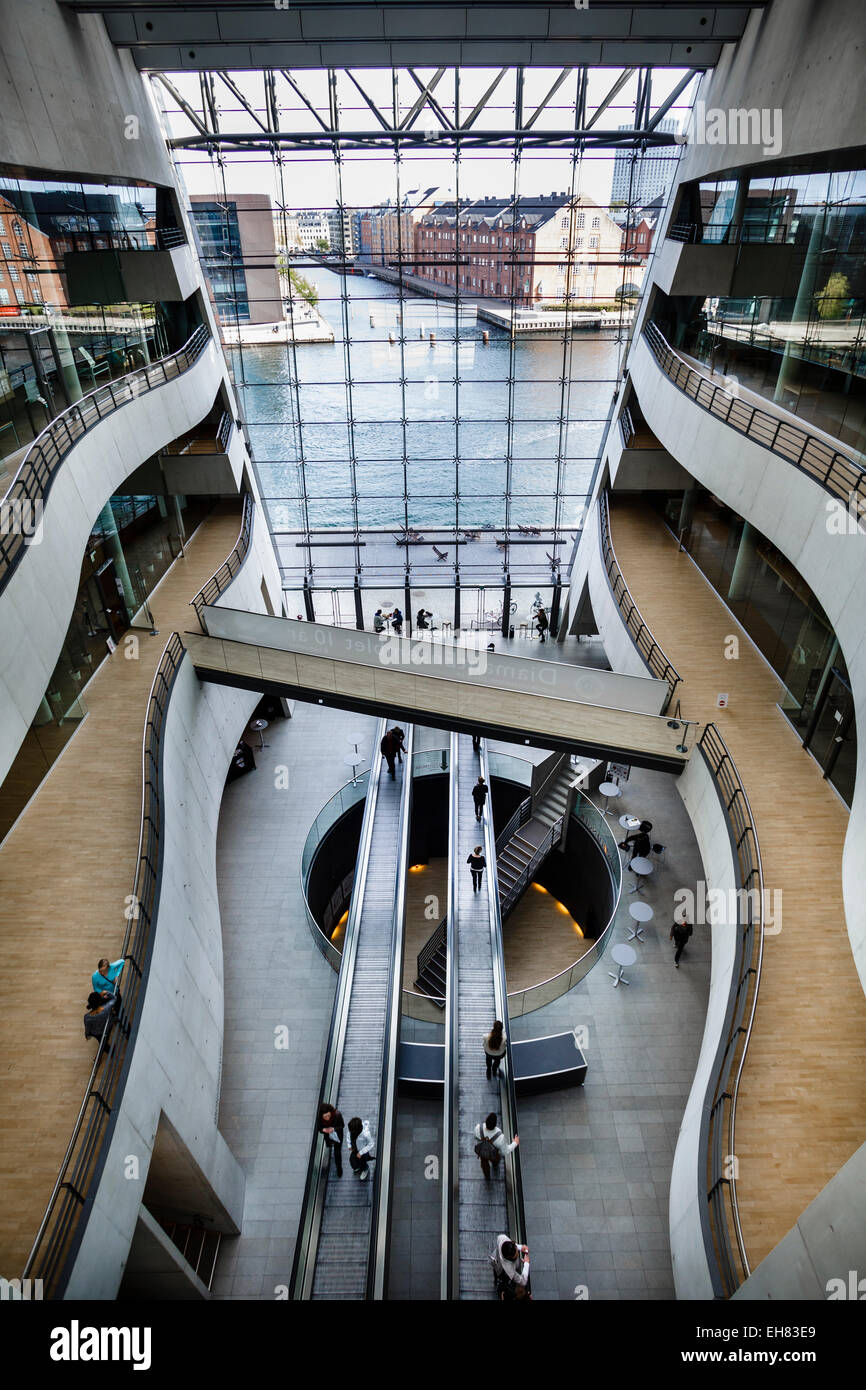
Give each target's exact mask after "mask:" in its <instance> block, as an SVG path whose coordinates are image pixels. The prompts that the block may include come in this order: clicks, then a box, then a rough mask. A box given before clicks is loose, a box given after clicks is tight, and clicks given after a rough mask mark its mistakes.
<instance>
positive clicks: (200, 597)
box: [190, 492, 256, 632]
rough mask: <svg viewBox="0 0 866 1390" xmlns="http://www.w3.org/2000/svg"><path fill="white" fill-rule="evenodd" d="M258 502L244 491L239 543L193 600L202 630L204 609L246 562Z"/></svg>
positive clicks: (223, 590)
mask: <svg viewBox="0 0 866 1390" xmlns="http://www.w3.org/2000/svg"><path fill="white" fill-rule="evenodd" d="M255 510H256V504H255V502H254V500H253V496H252V493H250V492H245V493H244V511H243V518H242V520H241V533H240V535H239V536H238V539H237V543H236V544H235V547H234V549H233V550H232V552H231V554H230V555H229V556H228V558H227V559H226V560H225V561H224V562H223V563H222V564H221V565H220V567H219V569H218V570H217V572H216V574H212V575H211V577H210V579H209V580H208V581H207V583H206V584H205V585H204V587H203V588H202V589H200V590H199V592H198V593H197V594H196V596H195V598H194V599H193V600H192V602H191V604H190V607H191V608H194V609H195V612H196V617H197V618H198V620H199V623H200V625H201V630H202V632H206V631H207V629H206V628H205V625H204V622H203V620H202V611H203V609H204V608H205V607H207V606H209V605H210V604H213V603H216V601H217V599H218V598H219V596H220V594H223V593H225V591H226V589H227V588H228V587H229V585H230V584H231V583H232V581H233V580H234V579H235V577H236V575H237V573H238V570H239V569H240V568H241V566H242V565H243V563H244V560H245V559H246V558H247V555H248V553H249V549H250V544H251V542H252V537H253V520H254V518H255Z"/></svg>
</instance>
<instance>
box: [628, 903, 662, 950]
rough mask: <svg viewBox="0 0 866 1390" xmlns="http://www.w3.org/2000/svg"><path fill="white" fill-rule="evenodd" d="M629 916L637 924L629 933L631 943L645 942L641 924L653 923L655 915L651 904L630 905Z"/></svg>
mask: <svg viewBox="0 0 866 1390" xmlns="http://www.w3.org/2000/svg"><path fill="white" fill-rule="evenodd" d="M628 915H629V917H631V918H632V920H633V921H634V922H635V924H636V925H635V926H633V927H632V928H631V930H630V932H629V937H628V939H629V941H634V940H635V939H637V940H638V941H643V937H642V936H641V931H642V930H643V929H642V927H641V925H640V924H641V922H651V921H652V919H653V917H654V916H655V913H654V912H653V910H652V908H651V907H650V905H649V903H629V905H628Z"/></svg>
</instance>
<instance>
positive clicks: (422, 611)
mask: <svg viewBox="0 0 866 1390" xmlns="http://www.w3.org/2000/svg"><path fill="white" fill-rule="evenodd" d="M432 617H433V614H432V613H428V611H427V609H426V608H419V609H418V616H417V618H416V620H415V621H416V625H417V626H418V627H419V628H420V629H422V630H423V629H425V628H429V626H430V624H429V622H428V621H427V619H428V618H432Z"/></svg>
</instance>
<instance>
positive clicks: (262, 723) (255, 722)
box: [250, 719, 271, 748]
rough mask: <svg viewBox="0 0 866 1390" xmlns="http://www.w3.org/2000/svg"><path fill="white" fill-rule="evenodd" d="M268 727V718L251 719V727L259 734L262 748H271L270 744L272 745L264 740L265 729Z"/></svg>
mask: <svg viewBox="0 0 866 1390" xmlns="http://www.w3.org/2000/svg"><path fill="white" fill-rule="evenodd" d="M267 727H268V721H267V719H251V720H250V728H251V729H252V731H253V733H256V734H258V736H259V747H260V748H270V746H271V745H270V744H269V743H265V740H264V737H263V735H264V732H265V729H266V728H267Z"/></svg>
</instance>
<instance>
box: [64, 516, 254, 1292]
mask: <svg viewBox="0 0 866 1390" xmlns="http://www.w3.org/2000/svg"><path fill="white" fill-rule="evenodd" d="M263 579H264V580H265V582H266V584H267V587H268V592H269V595H270V599H271V602H272V603H273V604H274V605H275V606H279V602H280V587H279V575H278V571H277V568H276V564H275V561H274V558H273V553H272V550H271V545H270V537H269V535H268V531H267V526H266V524H265V519H264V516H263V515H262V513H261V510H260V509H258V508H257V515H256V524H255V529H254V545H253V548H252V549H251V551H250V553H249V554H248V556H247V559H246V561H245V563H244V565H243V568H242V569H241V571H240V573H239V574H238V576H237V578H236V579H235V581H234V583H233V584H232V586H231V587H230V589H229V590H228V591H227V594H226V596H225V597H226V598H228V597H229V596H230V597H231V601H232V602H235V603H238V604H241V605H243V606H244V607H247V608H249V610H250V611H252V612H256V611H257V612H263V611H264V609H265V604H264V600H263V597H262V592H261V585H262V580H263ZM192 621H193V622H194V619H192ZM258 698H259V697H258V696H257V695H255V694H249V693H247V692H244V691H236V690H228V689H225V688H223V687H220V686H215V685H201V684H200V683H199V681H198V680H197V678H196V676H195V672H194V671H193V667H192V662H191V661H190V660H189V659H186V660H185V661H184V662H183V663H182V665H181V667H180V670H179V672H178V675H177V679H176V681H175V684H174V687H173V689H172V694H171V699H170V702H169V709H168V715H167V719H166V723H165V733H164V755H163V804H164V807H165V826H164V838H163V841H162V843H163V861H162V879H161V888H160V898H159V909H158V913H157V917H156V923H155V927H154V937H153V952H152V957H151V965H150V972H149V975H148V979H147V986H146V990H145V994H144V1002H143V1005H142V1010H141V1015H140V1022H139V1027H138V1034H137V1037H136V1042H135V1049H134V1052H133V1056H132V1062H131V1065H130V1068H129V1075H128V1077H127V1081H126V1086H125V1088H124V1092H123V1099H122V1101H121V1105H120V1109H119V1112H118V1115H117V1121H116V1126H115V1130H114V1133H113V1136H112V1139H111V1144H110V1146H109V1150H108V1155H107V1158H106V1163H105V1168H104V1171H103V1175H102V1178H101V1181H100V1184H99V1188H98V1191H97V1194H96V1198H95V1201H94V1205H93V1209H92V1211H91V1214H90V1218H89V1220H88V1223H87V1227H86V1229H85V1232H84V1237H83V1240H82V1243H81V1247H80V1249H79V1253H78V1256H77V1258H76V1261H75V1267H74V1270H73V1273H72V1278H71V1280H70V1283H69V1286H68V1288H67V1292H66V1297H67V1298H69V1299H74V1298H114V1297H115V1296H116V1293H117V1289H118V1286H119V1284H120V1280H121V1278H122V1276H123V1270H124V1265H125V1262H126V1259H127V1256H128V1253H129V1249H130V1245H131V1242H132V1239H133V1236H134V1234H135V1229H136V1223H137V1221H138V1219H139V1213H140V1208H141V1203H142V1198H143V1195H144V1187H145V1183H146V1181H147V1176H148V1166H149V1163H150V1159H151V1154H152V1152H153V1146H154V1143H155V1140H156V1135H157V1129H158V1127H159V1123H160V1116H161V1115H162V1114H164V1115H165V1117H166V1119H167V1120H168V1121H169V1123H170V1124H171V1126H172V1127H173V1129H174V1131H175V1132H176V1134H177V1136H178V1139H179V1140H180V1141H181V1142H182V1143H183V1144H184V1145H185V1146H186V1148H187V1149H188V1151H189V1155H190V1158H191V1160H192V1161H193V1163H194V1164H195V1165H196V1166H197V1168H198V1169H199V1170H200V1172H201V1174H202V1176H203V1179H204V1181H205V1182H206V1183H207V1184H208V1185H209V1187H210V1189H211V1192H212V1194H213V1201H212V1208H211V1213H209V1214H212V1215H214V1217H215V1225H216V1228H217V1229H223V1230H227V1231H231V1230H232V1229H238V1228H239V1227H240V1224H241V1220H242V1216H243V1197H244V1176H243V1171H242V1169H241V1167H240V1165H239V1164H238V1162H237V1160H236V1159H235V1158H234V1156H233V1154H232V1153H231V1151H230V1150H229V1148H228V1146H227V1144H226V1142H225V1140H224V1139H223V1137H222V1135H221V1134H220V1132H219V1130H218V1128H217V1123H216V1115H217V1107H218V1103H219V1089H220V1080H221V1064H222V1038H223V1026H224V998H223V952H222V933H221V922H220V912H219V899H218V894H217V880H216V837H217V827H218V822H219V812H220V805H221V801H222V794H223V787H224V784H225V777H226V772H227V769H228V764H229V760H230V758H231V756H232V753H233V752H234V749H235V747H236V745H237V741H238V739H239V737H240V735H241V734H242V732H243V730H244V728H245V726H246V724H247V722H248V720H249V718H250V716H251V714H252V711H253V709H254V708H255V706H256V704H257V703H258ZM129 1155H134V1156H135V1157H136V1158H137V1159H138V1165H139V1169H138V1177H137V1179H136V1180H130V1179H129V1178H128V1177H127V1176H126V1170H127V1160H128V1156H129Z"/></svg>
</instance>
